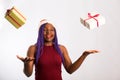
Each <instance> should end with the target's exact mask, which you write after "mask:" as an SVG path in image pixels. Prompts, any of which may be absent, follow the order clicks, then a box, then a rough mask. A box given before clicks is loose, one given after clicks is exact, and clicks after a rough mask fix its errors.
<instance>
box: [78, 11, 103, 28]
mask: <svg viewBox="0 0 120 80" xmlns="http://www.w3.org/2000/svg"><path fill="white" fill-rule="evenodd" d="M80 22H81V23H82V24H83V25H84V26H85V27H87V28H88V29H94V28H96V27H100V26H101V25H103V24H105V18H104V17H103V16H102V15H101V14H98V13H96V12H92V13H88V14H87V15H84V16H82V17H81V18H80Z"/></svg>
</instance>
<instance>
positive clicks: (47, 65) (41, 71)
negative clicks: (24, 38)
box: [17, 20, 98, 80]
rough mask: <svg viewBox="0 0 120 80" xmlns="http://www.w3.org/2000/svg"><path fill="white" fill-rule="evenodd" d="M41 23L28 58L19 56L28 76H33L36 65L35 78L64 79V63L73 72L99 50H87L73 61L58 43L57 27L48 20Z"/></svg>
mask: <svg viewBox="0 0 120 80" xmlns="http://www.w3.org/2000/svg"><path fill="white" fill-rule="evenodd" d="M40 23H41V26H40V29H39V33H38V40H37V43H36V44H35V45H31V46H30V47H29V49H28V52H27V57H26V58H23V57H20V56H17V57H18V59H20V60H22V61H23V62H24V73H25V75H26V76H28V77H29V76H31V74H32V72H33V66H34V65H35V80H62V76H61V65H62V63H63V66H64V68H65V70H66V71H67V72H68V73H69V74H72V73H73V72H74V71H76V70H77V69H78V68H79V67H80V65H81V64H82V63H83V61H84V60H85V58H86V57H87V56H88V55H89V54H91V53H98V51H97V50H88V51H85V52H83V54H82V55H81V56H80V58H78V59H77V60H76V61H75V62H74V63H72V61H71V59H70V57H69V55H68V52H67V49H66V48H65V47H64V46H63V45H59V44H58V41H57V34H56V29H55V27H54V26H53V25H52V24H51V23H49V22H47V20H42V21H41V22H40Z"/></svg>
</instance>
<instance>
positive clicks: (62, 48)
mask: <svg viewBox="0 0 120 80" xmlns="http://www.w3.org/2000/svg"><path fill="white" fill-rule="evenodd" d="M59 48H60V50H61V52H62V53H63V54H64V53H65V52H66V51H67V49H66V47H65V46H64V45H60V46H59Z"/></svg>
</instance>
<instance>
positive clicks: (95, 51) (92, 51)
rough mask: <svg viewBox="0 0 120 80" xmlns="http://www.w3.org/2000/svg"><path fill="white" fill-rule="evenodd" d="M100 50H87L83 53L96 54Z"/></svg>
mask: <svg viewBox="0 0 120 80" xmlns="http://www.w3.org/2000/svg"><path fill="white" fill-rule="evenodd" d="M98 52H99V51H98V50H86V51H85V52H84V53H83V54H84V55H89V54H94V53H98Z"/></svg>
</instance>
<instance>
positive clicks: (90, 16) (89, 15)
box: [84, 13, 100, 27]
mask: <svg viewBox="0 0 120 80" xmlns="http://www.w3.org/2000/svg"><path fill="white" fill-rule="evenodd" d="M99 15H100V14H96V15H93V16H92V15H91V14H90V13H88V18H87V19H85V20H84V25H85V22H86V20H89V19H91V18H93V19H94V20H96V22H97V27H98V26H99V23H98V20H97V19H95V17H98V16H99Z"/></svg>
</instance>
